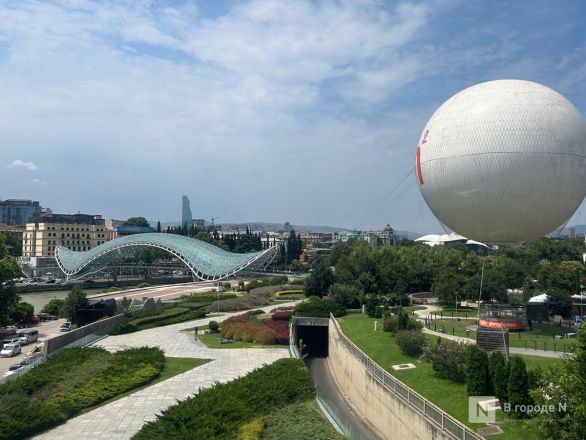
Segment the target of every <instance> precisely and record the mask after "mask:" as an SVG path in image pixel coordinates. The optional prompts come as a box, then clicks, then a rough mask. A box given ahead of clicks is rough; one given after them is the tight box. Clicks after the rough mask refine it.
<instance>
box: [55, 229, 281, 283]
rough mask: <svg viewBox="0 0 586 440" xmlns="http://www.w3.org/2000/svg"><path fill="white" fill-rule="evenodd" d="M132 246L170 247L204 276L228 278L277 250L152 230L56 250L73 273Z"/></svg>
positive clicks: (65, 269)
mask: <svg viewBox="0 0 586 440" xmlns="http://www.w3.org/2000/svg"><path fill="white" fill-rule="evenodd" d="M131 247H156V248H160V249H164V250H167V251H169V252H170V253H172V254H174V255H175V256H177V257H178V258H180V259H181V260H183V262H184V263H185V264H186V265H187V266H188V267H189V268H190V269H191V271H192V272H193V273H194V275H196V276H197V277H198V278H200V279H222V278H225V277H227V276H229V275H232V274H233V273H236V272H238V271H239V270H242V269H244V268H246V267H248V266H250V265H254V266H258V264H259V263H263V262H266V261H268V259H270V258H271V257H272V255H273V253H274V248H269V249H265V250H263V251H261V252H254V253H248V254H236V253H232V252H227V251H225V250H223V249H220V248H219V247H217V246H214V245H212V244H210V243H206V242H204V241H201V240H196V239H194V238H189V237H184V236H181V235H175V234H166V233H148V234H135V235H129V236H126V237H120V238H116V239H114V240H110V241H107V242H105V243H103V244H101V245H99V246H96V247H94V248H92V249H90V250H89V251H84V252H75V251H71V250H69V249H67V248H65V247H62V246H59V247H57V249H56V250H55V257H56V258H57V263H58V264H59V267H60V268H61V270H63V272H65V274H66V275H67V276H71V275H75V274H78V273H81V272H82V271H83V270H84V269H85V268H86V267H88V266H90V265H91V266H95V265H96V263H100V262H102V261H103V263H104V265H106V264H107V263H109V262H110V261H112V260H116V259H123V258H125V257H126V256H127V255H128V248H131Z"/></svg>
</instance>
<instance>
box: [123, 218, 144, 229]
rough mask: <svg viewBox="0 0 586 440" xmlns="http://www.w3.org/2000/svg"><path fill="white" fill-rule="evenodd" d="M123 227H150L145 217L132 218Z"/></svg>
mask: <svg viewBox="0 0 586 440" xmlns="http://www.w3.org/2000/svg"><path fill="white" fill-rule="evenodd" d="M123 226H143V227H148V226H150V224H149V222H148V221H147V219H146V218H144V217H130V218H129V219H128V220H126V221H125V222H124V223H123Z"/></svg>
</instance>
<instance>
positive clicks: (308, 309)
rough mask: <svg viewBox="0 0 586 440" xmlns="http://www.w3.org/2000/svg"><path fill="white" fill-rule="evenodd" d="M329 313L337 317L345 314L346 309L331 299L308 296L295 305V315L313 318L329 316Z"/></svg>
mask: <svg viewBox="0 0 586 440" xmlns="http://www.w3.org/2000/svg"><path fill="white" fill-rule="evenodd" d="M330 313H331V314H332V315H334V317H336V318H339V317H340V316H344V315H345V314H346V309H345V308H344V307H343V306H341V305H339V304H336V303H334V302H332V301H328V300H326V299H321V298H318V297H317V296H312V297H310V298H309V299H308V300H307V301H304V302H302V303H299V304H297V307H295V316H311V317H315V318H329V316H330Z"/></svg>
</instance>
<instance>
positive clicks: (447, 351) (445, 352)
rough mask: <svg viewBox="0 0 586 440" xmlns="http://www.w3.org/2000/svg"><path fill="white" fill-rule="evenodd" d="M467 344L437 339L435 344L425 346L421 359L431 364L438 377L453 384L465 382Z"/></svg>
mask: <svg viewBox="0 0 586 440" xmlns="http://www.w3.org/2000/svg"><path fill="white" fill-rule="evenodd" d="M467 347H468V344H465V343H463V342H452V341H448V340H442V339H441V338H438V340H437V343H436V344H427V345H426V346H425V348H424V350H423V358H424V359H425V360H427V361H429V362H431V366H432V368H433V370H434V371H436V372H437V373H438V375H439V376H440V377H442V378H444V379H449V380H452V381H454V382H459V383H464V382H466V348H467Z"/></svg>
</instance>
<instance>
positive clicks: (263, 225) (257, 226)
mask: <svg viewBox="0 0 586 440" xmlns="http://www.w3.org/2000/svg"><path fill="white" fill-rule="evenodd" d="M156 223H157V222H154V223H153V222H151V225H153V224H155V225H156ZM179 225H180V223H179V222H161V227H162V228H163V229H164V228H166V227H167V226H179ZM206 225H209V222H206ZM218 226H222V227H223V228H225V227H226V226H227V227H228V228H230V229H232V228H234V229H236V228H237V229H241V230H242V231H244V230H246V227H247V226H248V227H250V228H251V229H252V230H274V231H282V230H283V223H270V222H258V221H257V222H242V223H218ZM291 226H292V227H293V229H295V230H296V231H305V232H317V233H323V234H331V233H333V232H342V231H347V230H349V229H350V228H340V227H338V226H315V225H291ZM585 228H586V226H585ZM395 232H396V233H397V234H398V235H402V236H404V237H407V238H408V239H409V240H415V239H416V238H419V237H421V236H422V235H424V234H420V233H419V232H413V231H402V230H399V229H396V230H395Z"/></svg>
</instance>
